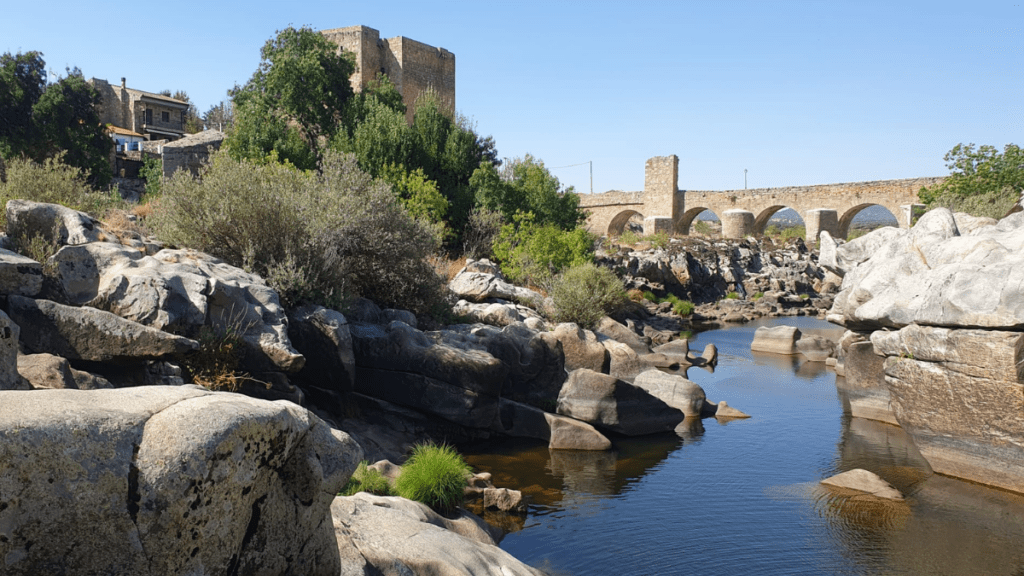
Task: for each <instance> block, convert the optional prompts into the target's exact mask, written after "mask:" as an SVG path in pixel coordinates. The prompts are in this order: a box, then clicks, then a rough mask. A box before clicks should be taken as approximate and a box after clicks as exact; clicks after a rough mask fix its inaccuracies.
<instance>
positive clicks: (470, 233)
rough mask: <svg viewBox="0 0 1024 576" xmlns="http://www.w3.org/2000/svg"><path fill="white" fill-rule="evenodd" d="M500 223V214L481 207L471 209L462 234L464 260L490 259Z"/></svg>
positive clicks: (501, 221) (499, 229) (499, 230)
mask: <svg viewBox="0 0 1024 576" xmlns="http://www.w3.org/2000/svg"><path fill="white" fill-rule="evenodd" d="M502 223H503V220H502V216H501V212H498V211H497V210H488V209H487V208H484V207H483V206H478V207H476V208H473V209H472V210H471V211H470V212H469V221H468V222H467V223H466V227H465V229H464V230H463V232H462V252H463V254H465V256H466V258H473V259H480V258H490V257H491V255H492V248H491V247H492V246H493V245H494V241H495V239H497V237H498V234H500V233H501V225H502Z"/></svg>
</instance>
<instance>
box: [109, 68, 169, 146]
mask: <svg viewBox="0 0 1024 576" xmlns="http://www.w3.org/2000/svg"><path fill="white" fill-rule="evenodd" d="M89 84H91V85H92V86H93V87H94V88H96V90H97V91H98V92H99V93H100V106H99V114H100V122H103V123H104V124H111V125H113V126H117V127H119V128H122V129H124V130H127V131H130V132H135V133H138V134H142V135H143V136H145V137H146V139H147V140H177V139H179V138H181V137H182V136H184V134H185V115H186V113H187V112H188V103H186V102H182V101H181V100H175V99H174V98H171V97H170V96H164V95H162V94H154V93H152V92H144V91H142V90H136V89H134V88H128V87H127V86H125V79H124V78H121V85H120V86H113V85H111V84H110V83H109V82H107V81H106V80H100V79H99V78H91V79H90V80H89Z"/></svg>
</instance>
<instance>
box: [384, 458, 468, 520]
mask: <svg viewBox="0 0 1024 576" xmlns="http://www.w3.org/2000/svg"><path fill="white" fill-rule="evenodd" d="M471 473H472V471H471V470H470V468H469V464H466V461H465V460H463V459H462V455H461V454H459V453H458V452H457V451H456V450H455V448H452V447H451V446H448V445H445V444H440V445H438V444H419V445H417V446H415V447H414V448H413V450H412V456H410V457H409V459H408V460H407V461H406V462H405V465H404V466H402V474H401V475H399V476H398V481H397V482H395V490H396V492H398V495H399V496H401V497H403V498H408V499H409V500H416V501H417V502H422V503H424V504H426V505H427V506H430V507H431V508H433V509H434V510H437V511H439V512H448V511H451V510H454V509H455V508H458V507H459V506H460V505H461V504H462V501H463V497H464V495H463V491H464V490H465V488H466V483H467V478H468V477H469V475H470V474H471Z"/></svg>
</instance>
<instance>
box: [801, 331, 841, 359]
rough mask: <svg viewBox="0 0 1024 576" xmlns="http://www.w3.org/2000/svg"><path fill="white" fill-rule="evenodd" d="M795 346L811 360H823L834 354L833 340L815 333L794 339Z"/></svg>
mask: <svg viewBox="0 0 1024 576" xmlns="http://www.w3.org/2000/svg"><path fill="white" fill-rule="evenodd" d="M796 348H797V350H799V351H800V353H801V354H803V356H804V358H807V359H808V360H810V361H811V362H824V361H826V360H828V359H829V358H830V357H831V356H832V355H833V354H835V349H836V345H835V342H832V341H830V340H829V339H827V338H824V337H822V336H817V335H805V336H802V337H801V338H800V339H799V340H797V341H796Z"/></svg>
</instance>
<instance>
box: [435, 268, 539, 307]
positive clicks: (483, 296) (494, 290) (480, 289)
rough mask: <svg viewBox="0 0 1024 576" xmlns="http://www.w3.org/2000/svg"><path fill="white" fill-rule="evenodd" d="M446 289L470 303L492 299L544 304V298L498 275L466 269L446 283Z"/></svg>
mask: <svg viewBox="0 0 1024 576" xmlns="http://www.w3.org/2000/svg"><path fill="white" fill-rule="evenodd" d="M448 288H449V289H450V290H451V291H452V292H453V293H455V295H456V296H458V297H459V298H461V299H463V300H468V301H470V302H483V301H485V300H489V299H493V298H498V299H501V300H512V301H515V302H525V303H531V304H534V305H536V304H539V303H542V302H544V297H543V296H541V295H540V294H539V293H537V292H534V291H533V290H530V289H529V288H521V287H519V286H515V285H513V284H510V283H509V282H506V281H505V279H504V278H502V277H501V276H500V275H498V274H491V273H487V272H474V271H472V270H470V269H467V268H463V269H462V270H460V271H459V273H458V274H456V275H455V277H454V278H452V279H451V281H450V282H448Z"/></svg>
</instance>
